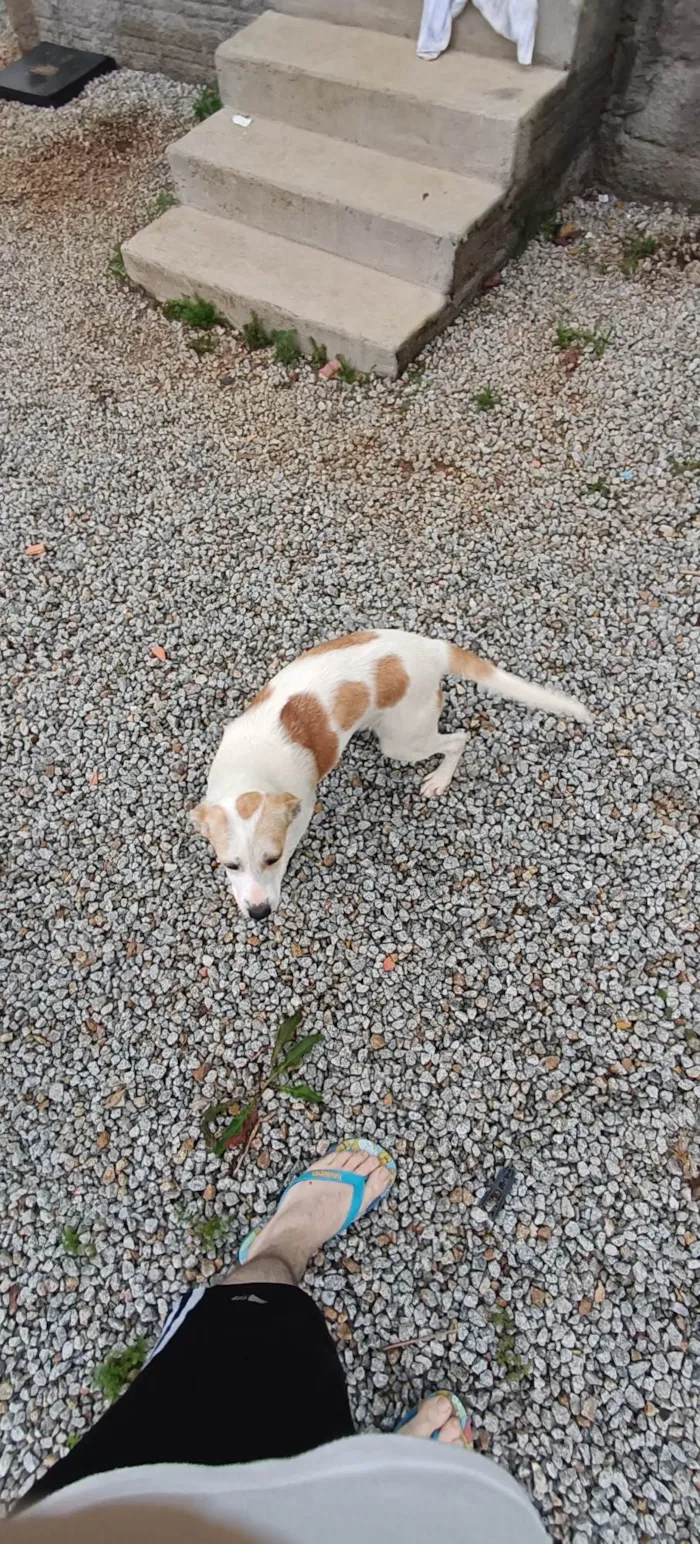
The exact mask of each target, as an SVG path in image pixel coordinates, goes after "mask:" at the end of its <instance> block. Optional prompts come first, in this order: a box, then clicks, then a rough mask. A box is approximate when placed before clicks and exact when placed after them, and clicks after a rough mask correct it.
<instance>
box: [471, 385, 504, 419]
mask: <svg viewBox="0 0 700 1544" xmlns="http://www.w3.org/2000/svg"><path fill="white" fill-rule="evenodd" d="M473 400H474V402H475V403H476V406H477V407H478V409H479V412H480V413H488V412H489V410H490V408H492V407H495V406H496V403H497V401H498V398H497V396H496V393H495V391H494V389H493V387H492V386H484V389H483V391H475V393H474V398H473Z"/></svg>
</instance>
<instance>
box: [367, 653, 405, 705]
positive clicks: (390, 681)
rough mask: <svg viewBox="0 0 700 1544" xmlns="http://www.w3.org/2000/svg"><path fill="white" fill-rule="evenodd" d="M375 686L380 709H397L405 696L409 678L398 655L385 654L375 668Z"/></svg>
mask: <svg viewBox="0 0 700 1544" xmlns="http://www.w3.org/2000/svg"><path fill="white" fill-rule="evenodd" d="M374 685H375V691H376V695H377V707H378V708H395V707H396V704H397V702H400V701H401V698H402V697H403V696H405V693H406V688H407V686H408V676H407V674H406V671H405V670H404V668H403V665H402V664H401V660H400V659H399V656H398V654H385V655H384V656H383V658H382V659H378V660H377V663H376V665H375V667H374Z"/></svg>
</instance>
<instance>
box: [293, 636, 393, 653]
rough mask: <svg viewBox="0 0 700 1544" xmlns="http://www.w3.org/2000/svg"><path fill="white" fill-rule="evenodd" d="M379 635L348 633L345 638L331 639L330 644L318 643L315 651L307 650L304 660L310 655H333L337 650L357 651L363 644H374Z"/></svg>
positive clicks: (314, 648)
mask: <svg viewBox="0 0 700 1544" xmlns="http://www.w3.org/2000/svg"><path fill="white" fill-rule="evenodd" d="M378 636H379V634H378V633H346V634H345V637H344V638H331V639H330V640H329V642H328V643H317V644H315V645H314V647H313V649H305V650H304V653H303V654H302V656H301V658H302V659H308V658H309V655H310V654H332V653H334V651H335V650H336V649H356V648H358V647H359V645H360V644H361V643H373V642H374V640H375V638H377V637H378Z"/></svg>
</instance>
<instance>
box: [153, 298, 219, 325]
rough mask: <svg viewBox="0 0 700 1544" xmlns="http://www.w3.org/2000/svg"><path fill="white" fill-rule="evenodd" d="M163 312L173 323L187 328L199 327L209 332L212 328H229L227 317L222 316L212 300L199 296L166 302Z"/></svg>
mask: <svg viewBox="0 0 700 1544" xmlns="http://www.w3.org/2000/svg"><path fill="white" fill-rule="evenodd" d="M163 312H164V314H165V316H167V317H168V319H169V321H171V322H184V324H185V326H186V327H198V328H200V330H201V331H209V329H210V328H211V327H227V326H228V322H227V321H226V318H225V316H220V315H219V312H218V311H217V309H216V306H214V305H212V302H211V301H210V300H202V299H201V298H200V296H199V295H186V296H185V298H184V300H166V302H165V304H164V306H163Z"/></svg>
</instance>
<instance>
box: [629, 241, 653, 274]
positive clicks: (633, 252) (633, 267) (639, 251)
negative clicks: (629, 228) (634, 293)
mask: <svg viewBox="0 0 700 1544" xmlns="http://www.w3.org/2000/svg"><path fill="white" fill-rule="evenodd" d="M658 245H659V243H658V241H657V239H656V237H655V236H630V239H629V241H626V242H625V245H624V247H623V248H622V262H621V264H620V267H621V268H622V272H623V273H626V274H627V275H628V276H631V275H632V274H634V273H636V272H637V268H638V267H639V264H640V263H641V261H642V258H644V257H653V255H654V253H655V251H656V249H657V247H658Z"/></svg>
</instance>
